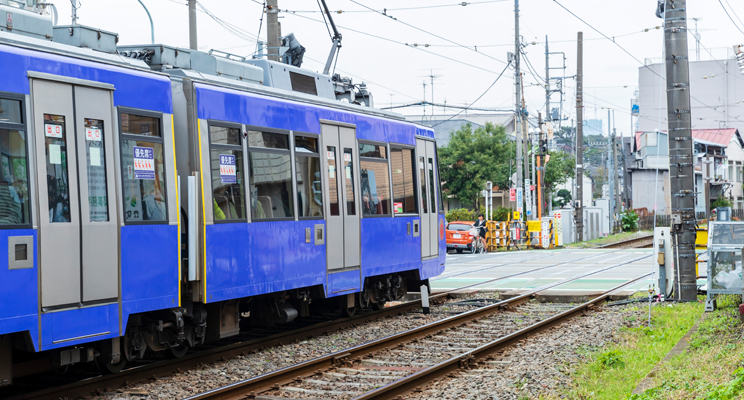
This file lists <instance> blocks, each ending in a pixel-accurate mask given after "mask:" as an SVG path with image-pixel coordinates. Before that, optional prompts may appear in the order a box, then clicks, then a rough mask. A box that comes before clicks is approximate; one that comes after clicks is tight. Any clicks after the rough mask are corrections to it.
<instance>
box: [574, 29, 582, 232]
mask: <svg viewBox="0 0 744 400" xmlns="http://www.w3.org/2000/svg"><path fill="white" fill-rule="evenodd" d="M577 50H578V57H577V62H576V197H577V198H576V199H574V204H575V205H576V207H575V210H574V221H576V241H577V242H583V241H584V202H583V200H584V93H583V91H584V33H583V32H579V37H578V48H577Z"/></svg>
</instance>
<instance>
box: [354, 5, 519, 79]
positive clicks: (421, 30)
mask: <svg viewBox="0 0 744 400" xmlns="http://www.w3.org/2000/svg"><path fill="white" fill-rule="evenodd" d="M349 1H351V2H352V3H354V4H356V5H359V6H361V7H364V8H366V9H368V10H371V11H374V12H375V13H377V14H379V15H382V16H385V17H388V18H390V19H392V20H394V21H396V22H399V23H401V24H403V25H405V26H408V27H410V28H413V29H415V30H417V31H420V32H423V33H426V34H428V35H431V36H434V37H436V38H439V39H442V40H444V41H446V42H449V43H452V44H454V45H457V46H459V47H462V48H464V49H468V50H470V51H474V52H476V53H478V54H481V55H483V56H485V57H488V58H490V59H492V60H494V61H498V62H500V63H502V64H507V65H508V63H507V62H505V61H502V60H499V59H498V58H495V57H492V56H490V55H488V54H486V53H481V52H479V51H478V50H475V49H473V48H470V47H468V46H465V45H463V44H460V43H457V42H455V41H453V40H449V39H447V38H445V37H443V36H440V35H437V34H436V33H432V32H429V31H427V30H425V29H421V28H419V27H417V26H414V25H411V24H409V23H407V22H404V21H401V20H399V19H398V18H395V17H393V16H391V15H388V14H385V13H382V12H379V11H377V10H375V9H373V8H371V7H368V6H365V5H364V4H362V3H360V2H358V1H356V0H349Z"/></svg>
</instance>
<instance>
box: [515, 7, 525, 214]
mask: <svg viewBox="0 0 744 400" xmlns="http://www.w3.org/2000/svg"><path fill="white" fill-rule="evenodd" d="M520 50H521V49H520V48H519V0H514V107H515V108H514V138H515V139H517V190H520V188H522V187H523V185H522V177H523V175H522V132H521V130H522V104H521V102H520V100H521V96H520V92H521V90H522V82H521V80H522V73H521V72H520V71H519V60H520ZM520 206H521V204H517V205H516V207H515V209H516V208H518V207H520Z"/></svg>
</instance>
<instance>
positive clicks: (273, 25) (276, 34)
mask: <svg viewBox="0 0 744 400" xmlns="http://www.w3.org/2000/svg"><path fill="white" fill-rule="evenodd" d="M266 23H267V24H266V46H267V47H268V49H267V51H266V53H267V54H268V55H269V60H271V61H281V59H280V57H279V46H281V42H280V39H279V38H280V37H281V36H282V26H281V24H279V4H278V0H267V1H266Z"/></svg>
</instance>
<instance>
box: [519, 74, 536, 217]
mask: <svg viewBox="0 0 744 400" xmlns="http://www.w3.org/2000/svg"><path fill="white" fill-rule="evenodd" d="M519 83H520V84H521V85H522V160H524V177H525V180H527V177H528V176H530V173H529V171H530V158H529V156H528V155H527V154H528V150H529V149H530V148H531V147H532V145H531V143H530V134H529V131H528V125H527V104H526V103H525V101H524V76H522V78H521V79H520V80H519ZM532 182H534V179H533V181H532ZM529 190H530V187H529V185H524V193H525V197H526V196H527V192H528V191H529ZM530 197H532V196H530ZM530 203H531V202H530ZM530 203H526V206H525V207H526V208H525V210H529V209H531V206H532V205H531V204H530ZM525 214H526V213H525ZM524 220H525V221H527V218H526V217H525V218H524Z"/></svg>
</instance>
